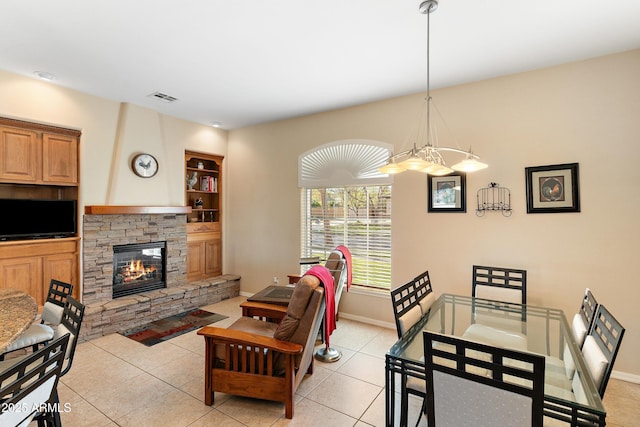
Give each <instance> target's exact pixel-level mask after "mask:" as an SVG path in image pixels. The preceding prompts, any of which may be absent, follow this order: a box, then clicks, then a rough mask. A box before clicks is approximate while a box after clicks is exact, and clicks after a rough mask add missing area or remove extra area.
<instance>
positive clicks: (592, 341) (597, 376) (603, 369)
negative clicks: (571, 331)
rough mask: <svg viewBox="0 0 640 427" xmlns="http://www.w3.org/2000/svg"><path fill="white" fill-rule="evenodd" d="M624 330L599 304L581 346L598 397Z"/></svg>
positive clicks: (614, 359)
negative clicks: (596, 388)
mask: <svg viewBox="0 0 640 427" xmlns="http://www.w3.org/2000/svg"><path fill="white" fill-rule="evenodd" d="M624 332H625V328H624V327H623V326H622V325H621V324H620V322H618V320H616V318H615V317H614V316H613V315H612V314H611V313H610V312H609V310H607V308H606V307H605V306H603V305H602V304H600V305H599V306H598V308H597V310H596V315H595V318H594V320H593V325H592V327H591V330H590V331H589V335H587V337H586V338H585V340H584V344H583V346H582V354H583V356H584V359H585V363H586V365H587V367H588V368H589V371H590V372H591V375H592V377H593V379H594V381H595V383H596V386H597V387H598V393H599V394H600V397H604V392H605V390H606V389H607V384H608V383H609V378H610V377H611V371H613V364H614V363H615V361H616V357H617V356H618V350H619V349H620V344H622V338H623V337H624Z"/></svg>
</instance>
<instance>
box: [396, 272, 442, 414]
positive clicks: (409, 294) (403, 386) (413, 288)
mask: <svg viewBox="0 0 640 427" xmlns="http://www.w3.org/2000/svg"><path fill="white" fill-rule="evenodd" d="M434 301H435V294H434V293H433V288H432V287H431V279H430V278H429V271H425V272H424V273H422V274H419V275H418V276H416V277H414V278H413V279H412V280H411V281H409V282H407V283H405V284H404V285H402V286H399V287H397V288H395V289H393V290H392V291H391V302H392V304H393V314H394V317H395V321H396V332H397V333H398V338H402V336H403V335H404V334H405V333H406V332H407V331H408V330H409V329H410V328H411V327H412V326H413V325H415V324H416V323H417V322H418V321H419V320H420V319H421V318H422V316H424V315H425V314H427V312H428V311H429V309H430V308H431V305H432V304H433V302H434ZM400 394H401V404H400V425H407V419H408V412H409V403H408V402H409V394H413V395H415V396H418V397H420V398H422V399H423V405H422V412H424V409H425V405H424V398H425V396H426V394H425V388H424V381H421V380H419V379H417V378H414V377H409V376H407V375H403V376H402V379H401V382H400ZM419 421H420V418H418V422H419Z"/></svg>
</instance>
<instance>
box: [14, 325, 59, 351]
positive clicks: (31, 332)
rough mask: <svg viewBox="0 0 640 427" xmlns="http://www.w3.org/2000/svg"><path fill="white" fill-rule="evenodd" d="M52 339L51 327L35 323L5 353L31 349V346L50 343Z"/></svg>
mask: <svg viewBox="0 0 640 427" xmlns="http://www.w3.org/2000/svg"><path fill="white" fill-rule="evenodd" d="M52 338H53V329H52V328H51V326H48V325H42V324H40V323H36V324H34V325H31V326H29V328H28V329H27V330H26V331H25V332H24V333H23V334H22V335H20V338H18V339H17V340H16V341H14V342H13V344H11V345H10V346H9V347H7V350H6V352H10V351H14V350H18V349H20V348H25V347H31V346H32V345H35V344H39V343H44V342H46V341H50V340H51V339H52Z"/></svg>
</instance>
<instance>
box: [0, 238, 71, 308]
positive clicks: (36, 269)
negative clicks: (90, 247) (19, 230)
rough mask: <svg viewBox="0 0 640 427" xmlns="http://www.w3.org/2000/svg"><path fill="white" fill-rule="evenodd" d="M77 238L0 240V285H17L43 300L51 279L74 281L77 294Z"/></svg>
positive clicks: (3, 286)
mask: <svg viewBox="0 0 640 427" xmlns="http://www.w3.org/2000/svg"><path fill="white" fill-rule="evenodd" d="M79 253H80V238H79V237H70V238H64V239H43V240H20V241H12V242H0V288H14V289H19V290H21V291H23V292H26V293H27V294H29V295H31V296H32V297H33V298H35V300H36V302H37V303H38V306H42V305H43V304H44V300H45V299H46V297H47V290H48V289H49V282H50V281H51V279H57V280H61V281H63V282H67V283H71V284H73V296H74V297H75V298H78V295H79V294H80V284H79V282H78V277H79V259H78V257H79Z"/></svg>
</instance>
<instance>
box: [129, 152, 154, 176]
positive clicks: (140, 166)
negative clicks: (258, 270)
mask: <svg viewBox="0 0 640 427" xmlns="http://www.w3.org/2000/svg"><path fill="white" fill-rule="evenodd" d="M131 169H133V172H134V173H135V174H136V175H138V176H140V177H142V178H151V177H152V176H154V175H155V174H156V173H157V172H158V161H157V160H156V158H155V157H153V156H152V155H151V154H138V155H137V156H135V157H134V158H133V161H132V162H131Z"/></svg>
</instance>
